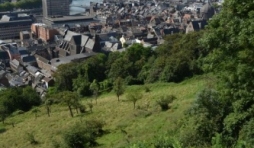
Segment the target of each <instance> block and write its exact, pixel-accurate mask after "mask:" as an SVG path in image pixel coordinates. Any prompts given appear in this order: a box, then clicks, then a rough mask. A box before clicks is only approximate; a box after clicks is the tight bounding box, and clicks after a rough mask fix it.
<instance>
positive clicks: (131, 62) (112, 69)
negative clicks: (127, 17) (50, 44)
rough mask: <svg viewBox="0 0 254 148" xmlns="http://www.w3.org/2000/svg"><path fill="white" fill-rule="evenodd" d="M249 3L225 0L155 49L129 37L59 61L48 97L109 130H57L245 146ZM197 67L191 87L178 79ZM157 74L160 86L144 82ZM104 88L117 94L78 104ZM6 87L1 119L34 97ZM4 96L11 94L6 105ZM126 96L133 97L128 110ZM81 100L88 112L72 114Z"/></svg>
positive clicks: (83, 138)
mask: <svg viewBox="0 0 254 148" xmlns="http://www.w3.org/2000/svg"><path fill="white" fill-rule="evenodd" d="M252 8H254V4H253V2H250V1H240V0H225V2H224V5H223V9H222V11H221V12H220V13H219V14H217V15H215V16H214V17H213V18H212V20H210V21H209V25H208V27H207V28H206V29H205V30H204V31H200V32H194V33H189V34H175V35H170V36H167V37H166V38H165V43H164V44H162V45H160V46H159V47H158V48H157V49H155V50H151V49H150V48H145V47H143V46H142V45H140V44H134V45H133V46H131V47H129V48H127V50H126V51H124V52H121V53H120V52H114V53H110V54H109V55H104V54H98V55H96V56H94V57H91V58H89V59H88V60H86V61H85V62H81V63H69V64H65V65H61V66H60V67H59V68H58V71H57V72H56V74H55V75H54V76H55V78H56V85H55V87H53V88H51V89H50V90H49V98H48V99H53V100H55V99H56V100H57V101H55V103H64V104H65V105H66V106H67V107H68V112H69V114H70V115H71V117H73V118H72V119H73V120H74V119H75V117H77V116H80V117H82V118H83V117H84V116H87V117H88V116H89V117H91V118H94V117H95V114H96V117H99V118H103V119H106V120H107V121H108V122H107V123H110V124H112V125H108V126H109V129H111V132H112V133H109V134H108V135H104V136H105V137H106V138H105V137H104V136H103V137H99V135H98V130H97V132H95V131H93V130H92V132H91V133H92V135H91V134H89V133H90V131H87V130H88V128H87V127H89V126H88V125H87V124H86V125H83V124H82V125H81V124H78V125H76V126H74V127H75V128H74V129H71V130H70V131H69V130H68V129H67V130H66V131H67V133H61V135H65V136H64V137H65V138H64V139H65V140H64V141H65V142H67V143H66V144H67V145H68V146H69V147H85V146H95V145H96V143H95V141H96V142H97V140H98V141H100V142H102V143H106V144H105V145H107V146H108V147H118V146H119V147H123V146H127V147H135V148H136V147H137V148H142V147H158V148H161V147H172V148H180V147H197V148H199V147H200V148H204V147H214V148H215V147H216V148H218V147H230V148H238V147H253V144H254V140H253V135H254V133H253V131H252V130H251V129H252V128H253V126H254V114H253V113H254V96H253V87H254V81H253V78H254V75H253V65H254V60H253V56H254V52H253V48H254V41H253V37H252V34H251V33H252V31H253V30H254V26H253V25H252V22H253V16H254V11H253V9H252ZM199 74H204V77H203V78H204V79H205V82H206V85H199V87H198V88H196V89H195V91H193V92H191V91H190V90H192V89H193V87H195V85H191V82H190V81H188V80H185V79H186V78H189V77H192V76H194V75H199ZM211 75H212V76H211ZM211 78H212V79H211ZM194 79H195V78H194ZM183 80H185V81H184V82H183V83H179V84H180V85H185V84H186V85H188V84H190V86H189V87H188V88H181V90H178V91H176V90H175V88H174V87H170V86H171V85H173V84H175V83H178V82H182V81H183ZM161 82H174V83H171V84H167V83H164V84H163V85H164V86H165V87H167V89H166V91H161V90H160V89H161V88H162V87H159V88H157V89H154V88H153V87H150V86H159V84H161ZM144 84H145V85H144ZM138 85H142V86H138ZM174 86H175V87H177V85H174ZM169 87H170V88H169ZM126 88H127V90H126ZM128 88H132V89H131V90H128ZM144 88H145V89H144ZM155 88H156V87H155ZM26 89H27V88H26ZM26 89H24V90H26ZM111 90H112V91H114V93H115V94H116V96H117V98H118V101H117V100H116V99H112V98H109V99H105V100H103V99H101V100H100V99H98V100H99V101H98V104H94V103H93V101H92V100H91V99H90V100H89V99H85V100H84V103H83V104H82V103H81V101H80V98H83V97H89V96H91V95H94V96H95V98H96V100H97V97H99V94H100V95H101V96H103V95H105V96H107V95H109V94H107V93H108V92H110V91H111ZM151 90H152V91H151ZM10 91H13V92H15V91H16V89H7V91H3V92H4V93H6V94H4V95H1V101H2V100H4V101H5V103H2V104H3V105H2V106H0V113H1V118H2V121H3V122H4V121H5V118H6V117H7V116H8V114H10V112H14V111H15V110H17V109H21V110H24V111H27V110H29V109H30V108H31V107H32V106H31V104H33V105H34V104H36V103H37V102H36V101H35V100H34V99H32V98H31V96H28V99H24V98H23V99H22V97H21V99H17V100H18V101H20V100H23V101H25V102H26V101H28V100H30V101H28V102H30V103H29V105H28V106H26V105H25V104H22V103H23V102H21V103H17V102H15V101H17V100H16V99H14V98H18V97H19V96H17V95H15V96H13V95H10V94H12V93H10ZM24 92H26V91H23V92H19V94H22V95H24V94H26V93H24ZM145 92H149V93H145ZM186 92H188V93H190V94H185V93H186ZM197 92H198V93H197ZM13 94H17V92H15V93H13ZM53 94H56V95H53ZM182 94H184V95H183V96H181V95H182ZM22 95H21V96H22ZM121 95H122V96H121ZM195 95H196V97H194V96H195ZM2 96H4V97H2ZM111 96H112V95H111ZM120 96H121V99H119V97H120ZM159 96H161V97H159ZM5 98H9V99H5ZM29 98H30V99H29ZM113 98H114V97H113ZM141 98H142V99H141ZM176 98H177V99H176ZM189 98H191V99H189ZM8 100H14V102H15V103H14V106H13V104H11V103H10V104H8V103H9V102H8ZM126 101H131V102H132V103H133V108H134V110H133V109H132V107H130V105H129V103H126ZM11 102H12V101H11ZM32 102H33V103H32ZM109 102H110V104H107V103H109ZM149 102H153V104H150V103H149ZM17 104H18V105H17ZM84 104H85V105H86V106H88V108H89V109H90V112H86V111H85V109H86V107H84V108H83V113H82V114H77V115H74V113H73V109H76V110H78V108H79V107H81V106H83V105H84ZM45 105H46V104H45ZM24 106H25V107H24ZM50 107H51V104H48V105H46V109H47V114H48V116H50V113H51V112H50ZM116 108H117V109H116ZM100 109H101V110H100ZM66 110H67V109H66ZM161 110H162V111H163V112H162V111H161ZM6 111H8V112H6ZM33 112H34V111H33ZM34 113H38V112H34ZM105 114H107V116H105ZM126 114H127V115H126ZM183 114H184V115H183ZM124 115H126V116H124ZM123 116H124V118H123ZM35 117H36V118H37V120H38V116H37V115H36V116H35ZM162 117H163V118H162ZM65 122H67V121H65ZM81 122H82V119H81ZM153 123H155V124H153ZM100 127H102V126H100ZM90 128H91V127H89V129H90ZM1 129H3V131H2V132H4V133H5V128H1ZM78 129H80V130H78ZM91 129H93V128H91ZM131 129H135V130H131ZM162 131H163V132H162ZM166 131H168V132H166ZM68 132H69V133H68ZM165 132H166V134H165ZM95 133H97V134H95ZM137 133H138V134H137ZM94 135H96V136H95V137H93V136H94ZM134 135H138V136H134ZM144 135H145V137H144ZM151 135H152V136H151ZM159 135H160V136H159ZM133 137H134V138H133ZM148 137H149V138H148ZM96 138H97V140H95V139H96ZM104 138H105V139H104ZM120 139H123V140H120ZM139 140H143V141H139ZM146 140H147V141H149V142H147V141H146ZM108 141H110V142H111V143H109V142H108ZM119 141H120V144H118V143H119ZM137 141H139V142H137ZM73 144H74V145H73ZM105 145H103V146H105ZM96 146H97V147H100V145H96ZM103 146H102V147H103Z"/></svg>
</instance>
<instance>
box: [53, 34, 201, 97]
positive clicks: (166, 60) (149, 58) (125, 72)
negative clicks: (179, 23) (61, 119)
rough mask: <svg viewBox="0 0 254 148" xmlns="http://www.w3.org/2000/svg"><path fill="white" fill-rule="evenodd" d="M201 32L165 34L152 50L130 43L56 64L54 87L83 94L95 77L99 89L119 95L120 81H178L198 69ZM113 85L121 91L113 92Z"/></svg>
mask: <svg viewBox="0 0 254 148" xmlns="http://www.w3.org/2000/svg"><path fill="white" fill-rule="evenodd" d="M202 34H203V32H193V33H190V34H176V35H171V36H168V37H166V38H165V40H166V43H165V44H163V45H161V46H159V47H158V48H157V49H156V50H152V49H151V48H145V47H143V46H142V45H141V44H133V45H132V46H131V47H129V48H127V49H126V51H124V52H112V53H110V54H109V55H104V54H97V55H96V56H93V57H91V58H89V59H87V60H86V61H84V62H81V63H69V64H65V65H60V66H59V68H58V71H57V73H56V74H55V78H56V88H57V89H58V91H64V90H68V91H76V92H78V94H79V95H80V96H87V95H91V94H93V93H94V91H93V90H91V89H90V86H91V83H92V82H93V81H94V80H96V81H97V82H98V84H99V88H100V91H108V90H111V89H114V90H115V92H116V93H119V94H117V96H118V97H119V96H120V95H121V94H122V91H123V88H121V87H122V86H123V84H122V83H125V84H127V85H133V84H144V83H153V82H156V81H162V82H172V81H173V82H179V81H181V80H183V79H184V78H186V77H190V76H192V75H194V74H200V73H201V72H202V71H201V69H200V67H199V58H200V57H201V56H202V55H204V54H205V51H202V50H201V48H200V46H199V45H198V39H199V38H200V37H201V35H202ZM119 79H123V80H121V81H120V80H119ZM118 81H119V82H118ZM118 83H119V85H117V84H118ZM120 83H121V84H120ZM116 86H119V87H116ZM117 88H119V89H120V90H121V92H120V91H119V92H117Z"/></svg>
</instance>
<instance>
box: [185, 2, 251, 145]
mask: <svg viewBox="0 0 254 148" xmlns="http://www.w3.org/2000/svg"><path fill="white" fill-rule="evenodd" d="M253 8H254V3H253V2H251V1H247V0H241V1H240V0H226V1H225V2H224V5H223V9H222V11H221V12H220V13H219V14H218V15H216V16H215V17H213V18H212V20H211V21H209V25H208V27H207V29H206V34H205V35H204V36H203V37H202V38H201V40H200V43H201V45H202V47H203V48H204V49H206V50H207V52H210V54H209V55H208V56H207V57H206V58H204V60H203V67H204V69H205V70H206V71H207V72H213V73H214V74H215V75H217V76H218V80H217V86H216V87H213V88H207V89H205V90H203V91H202V92H201V93H200V95H199V97H198V98H197V101H196V103H195V104H194V106H193V107H194V108H195V112H194V115H193V117H194V119H195V122H194V124H193V125H192V127H195V128H194V131H193V132H192V133H189V136H186V138H185V140H183V141H187V139H188V138H187V137H190V136H191V137H192V139H191V138H189V139H191V140H188V143H187V142H186V144H188V145H191V146H200V147H202V146H204V145H212V144H216V145H218V146H219V147H237V146H239V145H244V146H245V147H253V132H252V130H251V129H252V128H253V119H254V114H253V113H254V93H253V92H254V91H253V88H254V81H253V78H254V75H253V65H254V60H253V56H254V52H253V48H254V40H253V36H252V31H253V30H254V25H253V16H254V10H253ZM193 133H195V134H193ZM212 137H213V138H212ZM216 139H217V140H216ZM214 142H215V143H214Z"/></svg>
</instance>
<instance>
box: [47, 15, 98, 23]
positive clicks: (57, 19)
mask: <svg viewBox="0 0 254 148" xmlns="http://www.w3.org/2000/svg"><path fill="white" fill-rule="evenodd" d="M93 18H94V16H84V15H81V16H62V17H55V18H52V17H47V18H45V19H46V20H49V21H51V22H64V21H77V20H79V21H80V20H91V19H93Z"/></svg>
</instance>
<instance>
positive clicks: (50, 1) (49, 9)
mask: <svg viewBox="0 0 254 148" xmlns="http://www.w3.org/2000/svg"><path fill="white" fill-rule="evenodd" d="M69 5H70V0H42V9H43V17H44V18H45V17H52V16H57V15H65V16H66V15H69V13H70V12H69V11H70V8H69V7H70V6H69Z"/></svg>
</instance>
